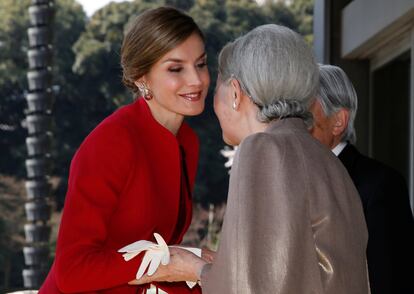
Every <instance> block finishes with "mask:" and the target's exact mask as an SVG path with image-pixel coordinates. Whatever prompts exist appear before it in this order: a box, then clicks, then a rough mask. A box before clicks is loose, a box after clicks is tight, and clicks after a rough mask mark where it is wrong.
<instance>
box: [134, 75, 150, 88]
mask: <svg viewBox="0 0 414 294" xmlns="http://www.w3.org/2000/svg"><path fill="white" fill-rule="evenodd" d="M134 84H135V86H137V87H139V86H138V85H139V84H141V85H142V84H144V85H146V86H147V87H148V83H147V79H146V78H145V76H142V77H140V78H139V79H137V80H136V81H135V82H134Z"/></svg>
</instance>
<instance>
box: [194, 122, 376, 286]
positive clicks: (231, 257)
mask: <svg viewBox="0 0 414 294" xmlns="http://www.w3.org/2000/svg"><path fill="white" fill-rule="evenodd" d="M227 203H228V205H227V210H226V216H225V220H224V224H223V230H222V233H221V242H220V246H219V250H218V253H217V257H216V260H215V262H214V264H213V265H212V266H206V267H205V268H204V270H203V274H202V288H203V294H231V293H234V294H244V293H246V294H247V293H258V294H305V293H306V294H307V293H312V294H367V293H369V287H368V280H367V267H366V257H365V249H366V244H367V230H366V224H365V221H364V216H363V211H362V206H361V202H360V199H359V196H358V194H357V191H356V189H355V187H354V185H353V183H352V180H351V179H350V177H349V176H348V173H347V171H346V170H345V168H344V167H343V166H342V164H341V162H340V161H339V160H338V159H337V158H336V157H335V156H334V155H333V153H332V152H331V151H330V150H328V149H327V148H325V147H324V146H322V145H321V144H320V143H319V142H317V141H316V140H315V139H313V138H312V137H311V135H310V134H309V133H308V130H307V129H306V127H305V124H304V123H303V121H302V120H301V119H298V118H287V119H283V120H279V121H274V122H272V123H270V125H269V127H268V128H267V130H266V132H263V133H257V134H254V135H251V136H249V137H247V138H246V139H245V140H243V142H242V143H241V145H240V147H239V149H238V151H237V153H236V156H235V159H234V165H233V168H232V171H231V176H230V187H229V197H228V202H227Z"/></svg>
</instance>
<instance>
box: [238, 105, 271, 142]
mask: <svg viewBox="0 0 414 294" xmlns="http://www.w3.org/2000/svg"><path fill="white" fill-rule="evenodd" d="M243 125H244V127H243V128H242V129H244V134H243V138H246V137H248V136H250V135H253V134H255V133H261V132H264V131H265V130H266V128H267V126H268V125H269V124H268V123H262V122H260V121H258V120H257V109H256V108H252V110H251V111H249V112H248V114H247V115H246V116H245V120H244V122H243Z"/></svg>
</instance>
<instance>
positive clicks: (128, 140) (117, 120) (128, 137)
mask: <svg viewBox="0 0 414 294" xmlns="http://www.w3.org/2000/svg"><path fill="white" fill-rule="evenodd" d="M129 108H130V105H127V106H124V107H121V108H119V109H118V110H116V111H115V112H114V113H112V114H111V115H109V116H108V117H106V118H105V119H104V120H103V121H102V122H100V123H99V124H98V125H97V126H96V127H95V128H94V129H93V130H92V131H91V132H90V133H89V134H88V135H87V136H86V138H85V139H84V140H83V142H82V144H81V145H80V148H79V150H82V149H85V150H89V149H93V151H95V152H99V150H101V149H102V150H105V151H108V149H109V150H110V151H112V150H119V149H125V147H126V146H128V145H131V144H133V143H134V142H135V141H136V140H135V139H134V137H138V136H134V132H136V130H135V129H136V127H135V125H136V124H134V122H133V121H132V120H131V119H130V113H129V112H130V109H129Z"/></svg>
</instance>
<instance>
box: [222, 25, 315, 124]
mask: <svg viewBox="0 0 414 294" xmlns="http://www.w3.org/2000/svg"><path fill="white" fill-rule="evenodd" d="M218 63H219V64H218V67H219V68H218V71H219V74H220V79H221V80H222V81H229V80H231V79H232V78H235V79H236V80H238V82H239V83H240V85H241V88H242V91H243V92H244V93H245V94H246V95H247V96H249V97H250V98H251V100H252V101H253V102H254V103H255V104H256V105H257V106H258V107H259V113H258V119H259V121H261V122H269V121H271V120H273V119H282V118H286V117H300V118H302V119H304V121H305V122H306V123H307V124H308V125H309V124H310V123H311V122H312V115H311V114H310V112H309V111H308V109H309V106H310V104H311V102H312V101H313V98H314V97H315V95H316V93H317V90H318V80H319V78H318V67H317V64H316V62H315V59H314V56H313V53H312V50H311V49H310V48H309V46H308V45H307V44H306V42H305V41H304V40H303V38H302V37H301V36H300V35H299V34H297V33H295V32H294V31H292V30H291V29H289V28H287V27H284V26H279V25H275V24H269V25H262V26H259V27H257V28H255V29H254V30H252V31H250V32H249V33H247V34H246V35H244V36H241V37H239V38H237V39H236V40H235V41H234V42H231V43H229V44H227V45H226V46H225V47H224V48H223V49H222V51H221V53H220V55H219V61H218Z"/></svg>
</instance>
